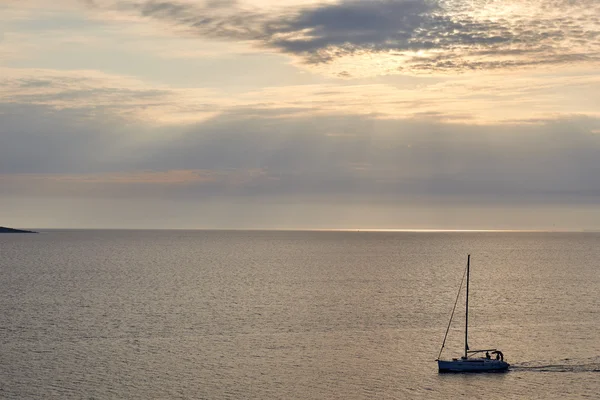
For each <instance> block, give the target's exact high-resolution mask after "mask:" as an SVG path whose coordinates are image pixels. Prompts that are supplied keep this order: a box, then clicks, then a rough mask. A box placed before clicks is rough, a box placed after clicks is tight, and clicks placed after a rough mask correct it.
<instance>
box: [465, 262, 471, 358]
mask: <svg viewBox="0 0 600 400" xmlns="http://www.w3.org/2000/svg"><path fill="white" fill-rule="evenodd" d="M470 265H471V255H470V254H469V255H468V256H467V296H466V301H465V358H467V351H468V350H469V342H468V337H469V268H470Z"/></svg>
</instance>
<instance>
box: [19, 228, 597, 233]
mask: <svg viewBox="0 0 600 400" xmlns="http://www.w3.org/2000/svg"><path fill="white" fill-rule="evenodd" d="M22 229H34V230H38V231H43V230H79V231H82V230H90V231H92V230H96V231H104V230H111V231H263V232H268V231H274V232H277V231H279V232H382V233H385V232H389V233H393V232H398V233H402V232H405V233H411V232H412V233H436V232H439V233H453V232H454V233H478V232H479V233H486V232H488V233H519V232H522V233H598V232H600V229H447V228H439V229H438V228H135V227H132V228H107V227H105V228H92V227H90V228H67V227H63V228H59V227H54V228H51V227H46V228H41V227H38V228H31V227H29V228H22Z"/></svg>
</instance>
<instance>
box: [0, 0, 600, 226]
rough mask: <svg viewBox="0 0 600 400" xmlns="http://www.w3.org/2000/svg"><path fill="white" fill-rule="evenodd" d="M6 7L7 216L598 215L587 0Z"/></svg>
mask: <svg viewBox="0 0 600 400" xmlns="http://www.w3.org/2000/svg"><path fill="white" fill-rule="evenodd" d="M0 11H1V12H0V22H1V24H0V25H1V26H2V28H1V31H0V119H1V121H2V123H1V124H0V199H2V201H3V204H10V207H8V206H7V207H6V208H5V209H4V210H2V211H0V217H3V218H16V217H13V215H20V216H21V217H22V218H27V215H30V214H28V213H31V215H34V214H35V213H33V211H32V210H33V208H35V207H38V206H39V204H43V200H44V199H46V200H48V204H54V206H53V207H55V208H53V210H55V211H56V212H58V213H63V214H64V213H66V212H67V211H68V209H67V208H64V210H63V211H60V210H61V206H60V200H61V199H62V200H65V201H68V202H69V204H79V205H80V206H81V207H82V209H86V207H88V206H87V205H88V204H90V207H91V208H93V207H92V206H91V204H95V205H96V206H97V207H101V208H102V207H103V209H104V210H105V212H103V215H107V214H109V212H108V211H107V210H110V208H111V207H113V206H115V205H116V204H118V205H119V207H125V208H127V207H132V208H136V204H142V203H143V204H146V206H147V207H148V210H150V209H151V210H159V209H161V207H164V208H171V209H177V210H186V212H192V211H195V212H197V213H198V215H199V217H198V219H199V220H202V219H203V218H205V219H206V220H210V221H213V222H211V224H212V225H211V226H215V227H218V225H219V224H218V222H219V221H218V220H219V219H222V220H223V221H224V222H223V224H224V225H227V226H233V225H235V218H238V220H242V219H243V220H244V221H254V222H252V223H257V222H256V221H257V220H258V216H262V217H264V218H267V219H269V218H270V220H272V223H271V222H269V223H266V225H269V224H270V225H269V226H276V227H281V226H282V224H284V225H285V224H287V225H286V226H288V225H290V224H291V225H293V224H294V223H296V224H304V225H303V226H306V225H310V224H311V223H312V224H315V226H317V225H318V226H319V227H325V228H329V227H335V226H329V225H327V224H328V222H327V221H329V223H330V224H334V225H335V224H338V225H339V224H341V225H343V226H344V227H348V226H350V225H352V223H353V222H352V221H355V222H356V223H359V222H358V221H360V224H363V225H364V226H369V227H371V228H377V227H378V226H381V227H385V228H386V229H396V228H402V226H397V224H401V223H402V221H403V220H406V221H412V222H414V223H411V227H415V226H417V227H422V228H423V227H425V228H432V227H433V228H436V227H438V228H443V229H446V228H448V229H456V228H459V227H456V226H451V225H452V224H453V223H456V221H459V220H462V219H463V217H464V216H465V215H466V213H467V210H468V209H469V208H470V209H472V210H477V212H476V214H477V215H478V217H477V218H478V220H480V221H488V222H489V223H490V224H492V225H494V223H495V225H494V226H492V227H491V228H494V227H496V228H498V227H500V228H502V229H512V228H513V227H516V228H523V229H525V228H537V227H545V226H546V225H548V224H546V223H545V219H547V218H549V216H552V215H557V217H556V218H557V219H558V220H560V221H561V224H563V225H564V226H567V225H568V226H570V227H572V226H575V225H577V226H579V225H581V226H583V225H585V226H588V227H589V226H591V225H594V224H596V225H597V226H600V221H597V220H598V218H597V217H594V215H600V213H597V211H598V207H600V192H598V190H597V189H596V188H598V187H600V181H598V177H599V176H600V163H599V161H598V157H597V154H598V151H600V135H599V132H600V112H599V111H598V107H597V105H598V104H599V103H600V75H598V73H597V68H598V61H599V57H600V3H598V2H597V1H595V0H593V1H592V0H580V1H577V2H575V1H570V0H532V1H528V2H523V1H517V0H470V1H464V0H373V1H358V0H339V1H318V0H293V1H288V2H285V3H281V2H274V1H271V0H260V1H256V0H253V1H251V0H227V1H225V0H223V1H218V0H206V1H204V0H203V1H199V0H198V1H196V0H195V1H192V0H85V1H79V0H59V1H56V2H52V3H49V2H47V1H43V0H24V1H22V2H14V1H7V0H4V1H2V0H0ZM28 201H29V203H28ZM25 204H30V206H28V207H29V208H28V209H27V210H25V209H23V210H24V211H20V210H21V208H20V207H21V206H23V207H24V205H25ZM111 204H112V205H111ZM140 209H143V207H140ZM209 210H212V211H209ZM490 210H493V211H490ZM532 210H533V211H532ZM535 210H539V212H538V211H535ZM561 210H562V211H561ZM580 210H583V211H580ZM59 211H60V212H59ZM174 212H175V211H174ZM181 212H182V213H183V211H181ZM63 214H61V215H63ZM35 215H39V213H38V214H35ZM216 215H218V216H219V218H217V217H216ZM234 215H235V217H234ZM252 215H255V216H254V217H253V216H252ZM459 215H460V216H461V217H460V218H459V217H458V216H459ZM494 215H497V216H498V217H497V218H496V217H494ZM513 215H514V217H511V216H513ZM316 216H318V217H316ZM571 217H572V218H573V219H574V220H577V221H578V222H577V223H574V225H573V224H571V223H568V221H569V218H571ZM40 218H41V217H40ZM550 218H551V217H550ZM420 219H422V220H423V221H422V223H416V222H418V221H419V220H420ZM177 220H178V221H184V220H185V218H183V217H181V218H179V217H178V219H177ZM311 221H312V222H311ZM370 221H371V222H370ZM373 221H376V222H375V223H373ZM436 221H438V222H439V224H440V226H437V225H436ZM494 221H495V222H494ZM520 221H528V222H527V223H522V224H521V222H520ZM117 222H118V221H117ZM472 222H473V223H472V224H471V225H469V227H470V228H473V229H487V228H490V226H487V225H486V226H484V225H485V224H484V223H483V222H482V223H481V224H480V225H477V224H478V222H477V221H475V219H473V221H472ZM488 222H486V224H487V223H488ZM191 223H192V222H190V224H191ZM248 224H250V222H248ZM520 224H521V225H520ZM578 224H579V225H578ZM341 225H339V226H341ZM442 225H443V226H442ZM596 225H594V226H596ZM549 226H552V224H550V225H549Z"/></svg>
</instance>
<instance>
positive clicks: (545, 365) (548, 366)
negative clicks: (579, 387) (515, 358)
mask: <svg viewBox="0 0 600 400" xmlns="http://www.w3.org/2000/svg"><path fill="white" fill-rule="evenodd" d="M510 369H511V370H513V371H523V372H525V371H527V372H600V357H591V358H585V359H569V358H565V359H562V360H555V361H528V362H523V363H519V364H513V365H511V367H510Z"/></svg>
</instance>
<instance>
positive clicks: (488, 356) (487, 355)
mask: <svg viewBox="0 0 600 400" xmlns="http://www.w3.org/2000/svg"><path fill="white" fill-rule="evenodd" d="M485 358H487V359H488V360H489V359H490V352H489V351H486V352H485Z"/></svg>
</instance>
